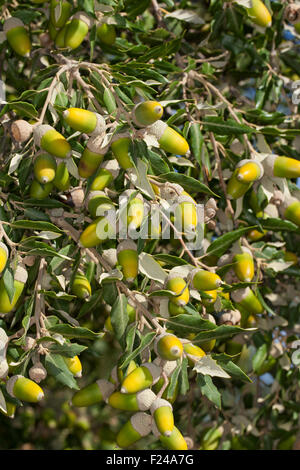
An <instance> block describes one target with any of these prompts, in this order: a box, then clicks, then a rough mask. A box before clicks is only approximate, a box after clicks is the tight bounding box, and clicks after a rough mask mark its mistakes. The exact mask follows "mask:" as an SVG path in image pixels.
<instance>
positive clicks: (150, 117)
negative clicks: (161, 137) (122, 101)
mask: <svg viewBox="0 0 300 470" xmlns="http://www.w3.org/2000/svg"><path fill="white" fill-rule="evenodd" d="M163 112H164V108H163V107H162V105H161V104H160V103H158V102H157V101H143V102H142V103H138V104H137V105H135V107H134V108H133V111H132V115H133V120H134V122H135V124H136V125H137V126H138V127H146V126H150V125H151V124H154V123H155V122H156V121H157V120H158V119H160V118H161V117H162V115H163Z"/></svg>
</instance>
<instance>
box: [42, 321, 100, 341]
mask: <svg viewBox="0 0 300 470" xmlns="http://www.w3.org/2000/svg"><path fill="white" fill-rule="evenodd" d="M48 329H49V331H51V332H52V333H59V334H61V335H63V336H66V337H67V338H81V339H91V340H95V339H97V338H101V336H102V333H94V331H91V330H89V329H88V328H83V327H81V326H71V325H68V324H66V323H61V324H58V325H54V326H51V327H50V328H48Z"/></svg>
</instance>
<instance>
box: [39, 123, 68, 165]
mask: <svg viewBox="0 0 300 470" xmlns="http://www.w3.org/2000/svg"><path fill="white" fill-rule="evenodd" d="M33 135H34V141H35V144H36V145H37V146H38V147H40V148H42V149H43V150H46V152H48V153H50V154H51V155H54V156H55V157H58V158H68V157H69V156H70V155H71V150H72V149H71V146H70V144H69V142H68V141H67V140H66V139H65V137H64V136H63V135H61V134H60V133H59V132H57V131H56V130H55V129H54V128H53V127H51V126H48V124H41V125H39V126H37V127H34V129H33Z"/></svg>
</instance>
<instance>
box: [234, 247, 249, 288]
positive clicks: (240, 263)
mask: <svg viewBox="0 0 300 470" xmlns="http://www.w3.org/2000/svg"><path fill="white" fill-rule="evenodd" d="M232 261H233V263H234V265H233V269H234V272H235V274H236V275H237V277H238V278H239V280H240V281H242V282H251V281H252V279H253V277H254V261H253V257H252V253H251V250H249V249H248V248H245V247H242V253H237V254H235V255H234V257H233V259H232Z"/></svg>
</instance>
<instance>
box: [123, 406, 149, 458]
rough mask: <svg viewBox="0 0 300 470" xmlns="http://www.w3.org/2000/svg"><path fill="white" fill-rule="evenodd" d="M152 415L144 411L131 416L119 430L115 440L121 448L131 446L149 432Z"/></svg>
mask: <svg viewBox="0 0 300 470" xmlns="http://www.w3.org/2000/svg"><path fill="white" fill-rule="evenodd" d="M151 425H152V417H151V416H150V415H148V414H147V413H145V412H142V411H141V412H139V413H136V414H134V415H133V416H131V418H130V420H129V421H127V423H126V424H124V426H123V427H122V428H121V430H120V431H119V433H118V435H117V437H116V442H117V444H118V446H119V447H121V449H124V448H126V447H129V446H131V445H132V444H134V443H135V442H137V441H139V440H140V439H142V437H145V436H147V435H148V434H150V432H151Z"/></svg>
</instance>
